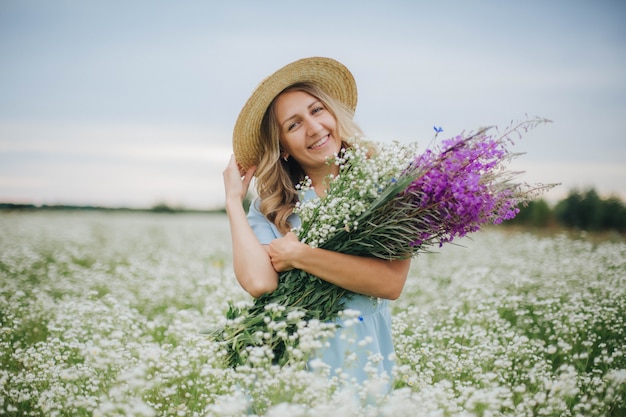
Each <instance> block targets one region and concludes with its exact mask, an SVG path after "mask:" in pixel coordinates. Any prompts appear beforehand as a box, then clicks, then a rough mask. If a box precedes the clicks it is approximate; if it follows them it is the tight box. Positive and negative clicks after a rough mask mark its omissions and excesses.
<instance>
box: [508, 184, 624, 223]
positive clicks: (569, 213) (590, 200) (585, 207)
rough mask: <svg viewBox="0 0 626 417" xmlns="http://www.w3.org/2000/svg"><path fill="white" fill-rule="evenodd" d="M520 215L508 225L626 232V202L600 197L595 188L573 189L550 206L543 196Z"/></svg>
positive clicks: (522, 209) (522, 206)
mask: <svg viewBox="0 0 626 417" xmlns="http://www.w3.org/2000/svg"><path fill="white" fill-rule="evenodd" d="M519 209H520V212H519V213H518V215H517V216H516V217H515V218H514V219H512V220H511V221H509V222H507V223H509V224H516V225H523V226H530V227H546V226H549V225H550V224H558V225H560V226H563V227H567V228H571V229H578V230H584V231H589V232H602V231H610V230H612V231H616V232H620V233H624V232H626V205H624V203H623V202H622V201H621V200H620V199H619V198H617V197H609V198H606V199H603V198H601V197H600V196H599V195H598V193H597V192H596V191H595V190H594V189H589V190H587V191H585V192H579V191H577V190H572V191H570V193H569V195H568V196H567V197H566V198H565V199H563V200H561V201H559V202H558V203H557V204H556V205H555V206H554V208H550V206H549V205H548V203H547V202H546V201H545V200H543V199H538V200H534V201H531V202H529V203H528V204H527V205H525V206H524V205H520V206H519Z"/></svg>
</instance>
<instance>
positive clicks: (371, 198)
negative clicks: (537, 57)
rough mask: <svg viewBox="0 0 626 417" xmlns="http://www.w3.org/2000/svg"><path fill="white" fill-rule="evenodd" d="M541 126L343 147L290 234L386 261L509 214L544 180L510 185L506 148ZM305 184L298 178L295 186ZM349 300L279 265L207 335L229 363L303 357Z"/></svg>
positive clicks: (331, 287)
mask: <svg viewBox="0 0 626 417" xmlns="http://www.w3.org/2000/svg"><path fill="white" fill-rule="evenodd" d="M546 122H549V120H547V119H529V120H526V121H523V122H521V123H519V124H517V125H512V126H511V127H509V128H508V129H506V130H505V131H504V132H503V133H499V132H498V130H497V129H496V128H484V129H480V130H478V131H477V132H474V133H471V134H468V135H458V136H456V137H454V138H451V139H447V140H444V141H442V142H441V144H440V145H438V146H434V147H433V148H431V149H427V150H426V151H425V152H423V153H421V154H420V153H418V152H417V147H416V145H415V144H410V145H400V144H398V143H394V144H392V145H387V146H379V148H378V149H377V151H376V152H375V153H374V154H373V155H369V153H370V152H369V151H368V149H367V148H366V147H363V146H359V145H354V146H353V147H351V148H349V149H342V151H341V153H340V154H339V155H337V156H335V157H334V158H333V159H332V160H331V161H329V163H334V164H337V165H338V166H339V174H338V175H337V176H336V177H334V178H333V177H331V178H329V189H328V193H327V195H326V196H325V197H324V198H316V199H313V200H309V201H306V202H300V203H298V204H297V206H296V207H295V210H294V212H295V213H297V214H298V215H299V216H300V218H301V220H302V222H301V226H300V227H299V228H296V229H294V232H295V233H296V234H297V235H298V237H299V239H300V240H301V241H302V242H304V243H307V244H309V245H310V246H312V247H320V248H324V249H328V250H333V251H338V252H342V253H346V254H352V255H358V256H372V257H378V258H382V259H387V260H393V259H402V258H408V257H414V256H416V255H417V254H419V253H421V252H426V251H429V249H430V248H432V247H433V246H439V247H440V246H442V245H443V244H444V243H447V242H451V241H452V240H453V239H455V238H457V237H462V236H465V235H466V234H468V233H471V232H475V231H477V230H479V229H480V228H481V227H482V226H483V225H486V224H499V223H501V222H502V221H504V220H507V219H511V218H513V217H514V216H515V215H516V214H517V213H518V211H519V209H518V206H519V205H520V204H522V203H525V202H527V201H529V200H531V199H533V198H535V197H536V196H537V195H539V194H540V193H541V192H543V191H544V190H546V189H548V188H550V187H551V185H535V186H530V185H527V184H521V183H517V182H515V181H514V180H515V178H516V177H517V175H518V174H519V173H516V172H512V171H509V170H507V167H506V164H507V162H509V161H510V160H511V159H512V158H515V157H517V156H518V155H519V154H514V153H511V152H510V151H509V150H508V148H507V146H508V145H511V144H513V137H514V136H515V135H521V133H522V132H525V131H527V130H528V129H530V128H533V127H535V126H537V125H538V124H541V123H546ZM435 130H436V132H437V133H439V132H440V131H441V129H438V128H435ZM494 130H495V133H493V131H494ZM310 186H311V185H310V183H309V182H308V181H306V180H305V181H304V183H303V184H300V185H299V186H298V188H300V189H301V190H302V191H306V190H307V189H309V188H310ZM350 296H351V293H350V292H349V291H347V290H345V289H342V288H340V287H337V286H335V285H333V284H330V283H328V282H326V281H323V280H321V279H319V278H317V277H315V276H313V275H311V274H309V273H307V272H304V271H301V270H297V269H296V270H290V271H285V272H282V273H281V274H280V276H279V284H278V288H277V289H276V290H275V291H274V292H272V293H268V294H264V295H263V296H261V297H259V298H257V299H256V300H255V301H254V304H253V305H251V306H250V305H247V306H235V305H233V304H231V305H230V308H229V310H228V312H227V314H226V318H227V321H226V324H225V325H224V326H223V327H221V328H219V329H217V330H214V331H213V332H212V333H211V335H212V337H213V338H214V339H215V340H217V341H218V342H219V343H220V344H221V345H222V346H223V348H224V354H225V359H226V362H227V364H228V365H230V366H237V365H241V364H249V365H255V364H258V363H261V362H269V363H274V364H278V365H284V364H287V363H290V362H293V361H301V360H302V358H303V356H304V355H305V353H303V352H306V351H307V348H306V347H304V344H306V345H307V346H309V347H310V346H315V338H311V337H310V335H311V334H312V333H315V332H313V329H314V328H315V329H317V333H315V334H317V335H319V334H324V331H332V330H333V329H334V327H333V325H332V321H333V319H335V318H337V317H338V315H340V314H341V312H342V310H343V306H344V303H345V301H346V300H347V299H348V298H349V297H350ZM320 327H322V331H320Z"/></svg>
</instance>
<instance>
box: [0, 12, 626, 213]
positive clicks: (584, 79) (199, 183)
mask: <svg viewBox="0 0 626 417" xmlns="http://www.w3.org/2000/svg"><path fill="white" fill-rule="evenodd" d="M308 56H326V57H331V58H334V59H337V60H338V61H340V62H342V63H344V64H345V65H346V66H347V67H348V68H349V69H350V70H351V71H352V73H353V75H354V77H355V79H356V81H357V85H358V89H359V103H358V106H357V111H356V114H355V118H356V120H357V122H358V123H359V124H360V125H361V127H362V128H363V130H364V131H365V133H366V135H367V136H368V138H370V139H372V140H376V141H382V142H389V141H392V140H397V141H400V142H403V143H405V142H413V141H417V142H418V143H419V144H420V146H423V147H424V148H425V147H426V146H427V145H428V143H429V142H430V140H431V139H432V137H433V134H434V131H433V126H440V127H442V128H443V129H444V131H443V133H441V134H440V137H441V138H445V137H450V136H455V135H457V134H459V133H461V132H463V131H466V132H467V131H472V130H475V129H477V128H479V127H483V126H492V125H494V126H498V127H499V128H501V129H503V128H505V127H506V126H508V125H509V124H510V123H511V122H512V121H521V120H525V119H527V118H529V117H530V118H532V117H535V116H539V117H544V118H548V119H550V120H552V123H549V124H544V125H540V126H538V127H537V128H535V129H533V130H531V131H529V132H527V133H525V134H524V135H523V136H522V138H521V139H519V140H517V141H516V143H515V145H514V147H513V148H512V149H513V150H514V151H519V152H522V153H524V155H522V156H520V157H519V158H517V159H516V160H515V161H514V163H513V165H512V167H511V168H512V169H515V170H521V171H524V172H525V173H524V174H523V176H522V180H524V181H528V182H531V183H535V182H540V183H560V184H561V185H560V186H558V187H556V188H554V189H552V190H551V191H550V192H549V193H547V194H546V195H545V196H544V198H546V199H547V200H548V201H549V202H556V201H558V200H559V199H562V198H565V197H566V196H567V194H568V193H569V192H571V191H573V190H578V191H585V190H587V189H590V188H594V189H595V190H596V191H597V192H598V193H599V194H600V195H601V196H603V197H608V196H617V197H619V198H621V199H622V201H626V137H625V136H626V133H625V132H626V2H624V1H622V0H598V1H594V2H590V1H582V0H552V1H543V0H541V1H540V0H527V1H506V0H504V1H503V0H493V1H489V0H484V1H482V0H476V1H461V0H459V1H447V0H442V1H437V2H435V1H432V0H429V1H421V0H415V1H393V0H391V1H390V0H386V1H382V0H381V1H370V0H339V1H328V0H318V1H316V2H297V1H271V0H266V1H251V0H250V1H243V0H239V1H238V0H233V1H218V2H215V1H199V0H198V1H192V0H181V1H176V2H173V1H163V0H150V1H148V0H135V1H133V0H125V1H121V0H107V1H83V0H74V1H65V0H57V1H48V0H0V202H10V203H31V204H38V205H39V204H77V205H100V206H110V207H121V206H125V207H137V208H141V207H151V206H153V205H155V204H159V203H166V204H169V205H172V206H181V207H187V208H197V209H212V208H219V207H221V206H222V205H223V202H224V191H223V182H222V171H223V170H224V168H225V166H226V164H227V162H228V159H229V157H230V154H231V153H232V150H231V149H232V147H231V140H232V128H233V126H234V123H235V120H236V118H237V115H238V113H239V111H240V110H241V107H242V106H243V104H244V102H245V101H246V100H247V98H248V96H249V95H250V93H251V92H252V91H253V90H254V88H255V87H256V85H257V84H258V83H259V82H260V81H261V80H262V79H263V78H265V77H266V76H267V75H269V74H270V73H272V72H273V71H275V70H276V69H278V68H280V67H282V66H283V65H285V64H287V63H289V62H292V61H294V60H296V59H299V58H303V57H308Z"/></svg>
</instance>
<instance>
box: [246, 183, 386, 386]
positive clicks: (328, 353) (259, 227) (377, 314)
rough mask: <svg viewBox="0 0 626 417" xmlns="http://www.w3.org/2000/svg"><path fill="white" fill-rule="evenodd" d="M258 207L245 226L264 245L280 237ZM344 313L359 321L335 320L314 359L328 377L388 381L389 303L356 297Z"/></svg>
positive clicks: (294, 218) (297, 221)
mask: <svg viewBox="0 0 626 417" xmlns="http://www.w3.org/2000/svg"><path fill="white" fill-rule="evenodd" d="M314 197H315V192H314V191H312V190H310V191H308V192H307V193H306V194H305V196H304V199H305V200H308V199H311V198H314ZM258 204H259V200H255V201H254V202H253V204H251V205H250V210H249V212H248V222H249V223H250V226H251V227H252V230H253V231H254V234H255V235H256V236H257V238H258V239H259V241H260V243H261V244H264V245H267V244H269V243H270V242H271V241H272V240H274V239H276V238H278V237H282V236H283V235H282V234H281V233H280V232H279V231H278V229H277V228H276V226H275V225H274V224H273V223H271V222H270V221H269V220H267V218H265V216H263V214H261V212H260V211H259V208H258ZM289 221H290V222H291V225H292V227H297V226H299V225H300V218H299V217H298V216H297V215H296V214H292V215H291V216H290V217H289ZM346 309H351V310H356V311H358V312H359V315H358V320H354V319H349V320H351V322H353V323H354V324H352V325H350V326H344V325H343V324H344V323H345V322H344V320H342V319H340V318H338V319H337V320H336V322H337V323H338V324H339V328H338V329H337V331H336V333H335V336H334V337H333V338H331V339H330V340H328V343H329V344H328V345H327V347H325V348H323V349H322V350H321V351H319V352H318V354H317V359H321V360H322V361H323V362H324V363H325V364H326V365H328V366H329V367H330V371H331V376H333V375H337V374H338V371H339V370H341V373H343V374H344V375H345V374H347V375H348V378H349V380H353V381H355V382H356V383H359V384H360V383H362V382H364V381H366V380H367V379H368V372H372V370H375V371H376V373H377V374H378V375H379V376H382V375H385V374H386V375H387V376H388V377H389V381H391V378H392V369H393V367H394V359H393V356H394V349H393V341H392V337H391V311H390V307H389V300H384V299H380V298H375V297H369V296H365V295H360V294H355V295H354V296H352V297H350V298H349V300H348V302H347V303H346ZM368 362H369V363H368ZM366 365H367V366H366ZM390 386H391V382H389V383H387V384H386V387H384V389H385V390H386V391H388V390H389V389H390Z"/></svg>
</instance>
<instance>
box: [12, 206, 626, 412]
mask: <svg viewBox="0 0 626 417" xmlns="http://www.w3.org/2000/svg"><path fill="white" fill-rule="evenodd" d="M455 243H457V244H458V245H448V246H445V247H443V248H442V249H441V250H439V251H438V252H437V253H432V254H425V255H420V257H418V258H417V259H415V260H414V261H413V264H412V269H411V273H410V276H409V280H408V282H407V285H406V287H405V291H404V293H403V294H402V296H401V297H400V299H398V300H397V301H394V302H393V303H392V306H393V309H394V315H393V317H394V321H393V326H394V338H395V344H396V355H397V357H396V361H397V367H396V374H395V375H394V381H395V382H394V386H395V389H394V390H393V391H392V393H391V394H389V395H387V396H385V397H378V396H376V395H375V394H374V393H375V392H376V384H377V381H375V380H374V379H373V380H372V381H371V383H370V384H366V386H363V387H351V388H346V387H345V386H344V385H342V383H341V381H339V380H337V379H330V380H329V379H328V378H327V377H326V376H325V375H324V372H323V371H316V372H310V371H307V370H305V369H303V366H297V365H295V366H292V367H288V368H277V367H274V366H272V365H271V364H266V365H265V366H257V367H246V366H242V367H239V368H237V370H233V369H230V368H227V367H225V366H223V360H222V359H223V352H221V351H220V350H219V349H218V348H217V346H216V345H215V344H214V343H213V342H211V341H210V340H209V338H207V337H206V336H204V335H203V334H201V333H200V331H201V330H204V329H211V328H215V327H217V326H219V325H221V324H223V323H224V320H225V312H226V310H227V309H228V302H229V301H233V302H234V303H239V304H245V303H249V302H250V297H249V296H248V295H247V294H245V293H244V292H243V291H242V290H241V289H240V288H239V286H238V285H237V283H236V281H235V278H234V275H233V272H232V269H231V265H230V259H231V255H230V251H231V249H230V238H229V233H228V224H227V221H226V218H225V217H224V216H223V215H217V214H216V215H206V214H177V215H167V214H165V215H161V214H141V213H106V212H48V213H45V212H33V213H2V214H0V327H1V328H0V355H1V364H2V367H1V370H0V414H4V415H9V416H14V415H15V416H17V415H33V416H241V415H264V416H274V417H283V416H284V417H287V416H290V417H291V416H294V417H298V416H495V415H498V416H624V415H626V356H625V353H626V352H625V350H626V346H625V345H626V244H624V243H611V242H604V243H592V242H589V241H585V240H573V239H569V238H567V237H566V236H555V237H549V238H548V237H537V236H534V235H531V234H526V233H509V232H508V229H506V228H504V227H500V228H492V229H489V230H487V231H484V232H479V233H476V234H473V235H472V236H471V239H468V238H464V239H461V240H459V241H458V242H457V241H456V240H455Z"/></svg>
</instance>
